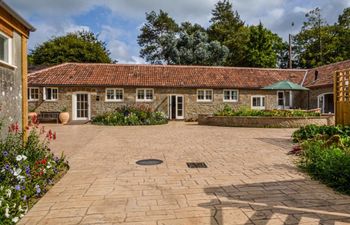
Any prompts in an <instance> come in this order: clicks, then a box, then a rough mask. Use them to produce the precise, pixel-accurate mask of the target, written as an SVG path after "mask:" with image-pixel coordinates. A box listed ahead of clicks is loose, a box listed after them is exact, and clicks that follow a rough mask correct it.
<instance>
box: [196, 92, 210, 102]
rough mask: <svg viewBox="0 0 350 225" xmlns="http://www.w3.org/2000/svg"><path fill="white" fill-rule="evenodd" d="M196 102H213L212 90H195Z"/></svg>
mask: <svg viewBox="0 0 350 225" xmlns="http://www.w3.org/2000/svg"><path fill="white" fill-rule="evenodd" d="M197 101H198V102H211V101H213V90H209V89H208V90H204V89H201V90H197Z"/></svg>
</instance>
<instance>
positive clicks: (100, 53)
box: [29, 31, 112, 65]
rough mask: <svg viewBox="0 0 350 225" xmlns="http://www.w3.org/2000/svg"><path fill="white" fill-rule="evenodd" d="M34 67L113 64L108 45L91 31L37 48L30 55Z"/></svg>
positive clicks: (59, 39)
mask: <svg viewBox="0 0 350 225" xmlns="http://www.w3.org/2000/svg"><path fill="white" fill-rule="evenodd" d="M29 59H30V61H29V62H30V63H31V64H33V65H53V64H59V63H64V62H85V63H86V62H90V63H111V62H112V59H111V58H110V51H109V50H108V49H107V47H106V43H105V42H103V41H101V40H99V39H98V35H95V34H94V33H92V32H89V31H78V32H74V33H68V34H67V35H64V36H60V37H53V38H51V39H50V40H48V41H46V42H44V43H42V44H40V45H38V46H36V47H35V48H34V50H32V51H31V53H30V55H29Z"/></svg>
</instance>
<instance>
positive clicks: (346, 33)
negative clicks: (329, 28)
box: [336, 7, 350, 61]
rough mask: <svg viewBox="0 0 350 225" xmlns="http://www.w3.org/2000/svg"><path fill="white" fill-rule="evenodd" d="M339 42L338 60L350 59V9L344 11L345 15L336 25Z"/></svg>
mask: <svg viewBox="0 0 350 225" xmlns="http://www.w3.org/2000/svg"><path fill="white" fill-rule="evenodd" d="M336 30H337V37H338V41H337V43H336V46H338V52H339V54H338V57H339V58H338V60H339V61H340V60H347V59H350V44H349V40H350V7H349V8H346V9H344V11H343V13H342V14H341V15H340V16H339V18H338V24H337V25H336Z"/></svg>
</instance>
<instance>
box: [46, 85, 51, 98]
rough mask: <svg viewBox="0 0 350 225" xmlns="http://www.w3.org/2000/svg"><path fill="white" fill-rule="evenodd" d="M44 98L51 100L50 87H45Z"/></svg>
mask: <svg viewBox="0 0 350 225" xmlns="http://www.w3.org/2000/svg"><path fill="white" fill-rule="evenodd" d="M46 99H47V100H51V99H52V89H51V88H46Z"/></svg>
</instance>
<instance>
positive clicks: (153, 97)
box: [135, 88, 155, 102]
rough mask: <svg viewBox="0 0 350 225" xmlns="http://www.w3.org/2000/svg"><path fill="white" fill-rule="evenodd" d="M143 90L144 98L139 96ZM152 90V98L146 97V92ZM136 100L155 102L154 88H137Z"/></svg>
mask: <svg viewBox="0 0 350 225" xmlns="http://www.w3.org/2000/svg"><path fill="white" fill-rule="evenodd" d="M139 90H143V99H139V98H138V94H137V93H138V91H139ZM148 90H150V91H152V99H146V92H147V91H148ZM135 99H136V102H153V101H154V99H155V96H154V89H153V88H136V96H135Z"/></svg>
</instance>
